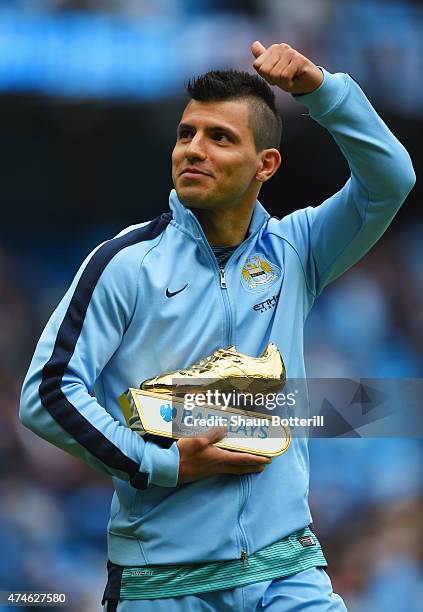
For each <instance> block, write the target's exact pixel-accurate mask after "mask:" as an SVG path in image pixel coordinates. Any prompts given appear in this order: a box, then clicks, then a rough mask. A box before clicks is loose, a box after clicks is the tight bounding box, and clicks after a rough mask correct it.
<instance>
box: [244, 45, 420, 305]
mask: <svg viewBox="0 0 423 612" xmlns="http://www.w3.org/2000/svg"><path fill="white" fill-rule="evenodd" d="M252 51H253V53H254V55H255V56H256V58H257V59H256V61H255V62H254V66H255V68H256V69H257V71H258V72H259V74H261V76H263V78H265V79H266V80H268V82H269V83H271V84H274V85H278V86H279V87H280V88H281V89H283V90H284V91H287V92H290V93H292V94H294V95H295V96H298V97H297V98H296V99H297V100H298V101H299V102H300V103H302V104H304V105H306V106H307V107H308V109H309V112H310V116H311V117H312V118H313V119H314V120H315V121H317V122H318V123H319V124H320V125H322V126H323V127H325V128H326V129H328V130H329V132H330V133H331V134H332V136H333V138H334V140H335V142H336V143H337V145H338V147H339V148H340V150H341V152H342V153H343V155H344V156H345V158H346V160H347V162H348V164H349V167H350V171H351V176H350V178H349V179H348V181H347V183H346V184H345V186H344V187H343V188H342V189H341V190H340V191H339V192H338V193H336V194H335V195H333V196H332V197H330V198H329V199H327V200H326V201H325V202H323V204H321V205H320V206H317V207H315V208H313V207H310V208H307V209H305V210H302V211H297V212H296V213H294V214H293V215H292V223H293V225H294V233H295V235H296V247H297V248H298V249H299V251H300V255H301V256H302V257H304V259H305V260H306V261H305V269H306V272H307V276H308V279H307V280H308V283H309V287H310V288H311V290H312V291H313V293H315V294H316V295H317V294H319V293H320V292H321V290H322V289H323V287H324V286H325V285H326V284H328V283H329V282H331V281H332V280H334V279H335V278H337V277H338V276H339V275H340V274H342V273H343V272H345V270H347V269H348V268H349V267H350V266H352V265H353V264H354V263H355V262H356V261H358V260H359V259H360V258H361V257H362V256H363V255H364V254H365V253H366V252H367V251H368V250H369V248H370V247H371V246H372V245H373V244H374V243H375V242H376V241H377V240H378V239H379V238H380V237H381V236H382V234H383V233H384V231H385V230H386V228H387V227H388V225H389V224H390V222H391V221H392V219H393V217H394V216H395V214H396V212H397V211H398V209H399V207H400V206H401V204H402V203H403V202H404V200H405V199H406V197H407V195H408V193H409V192H410V190H411V189H412V187H413V185H414V182H415V174H414V170H413V167H412V164H411V160H410V157H409V155H408V153H407V151H406V150H405V148H404V147H403V146H402V145H401V143H400V142H399V141H398V140H397V139H396V138H395V136H394V135H393V134H392V132H391V131H390V130H389V129H388V127H387V126H386V125H385V123H384V122H383V121H382V119H381V118H380V117H379V116H378V114H377V113H376V111H375V110H374V109H373V107H372V106H371V104H370V102H369V101H368V99H367V98H366V96H365V95H364V93H363V91H362V90H361V89H360V87H359V86H358V85H357V83H356V82H355V81H354V80H353V79H352V78H351V77H350V76H349V75H347V74H330V73H328V72H326V71H325V70H323V69H321V68H318V67H317V66H315V65H314V64H313V63H312V62H310V60H308V59H307V58H305V57H304V56H302V55H301V54H299V53H298V52H297V51H295V50H294V49H291V48H290V47H288V46H287V45H273V46H272V47H269V49H267V50H265V49H264V47H262V45H260V43H254V45H253V46H252ZM266 55H267V58H266Z"/></svg>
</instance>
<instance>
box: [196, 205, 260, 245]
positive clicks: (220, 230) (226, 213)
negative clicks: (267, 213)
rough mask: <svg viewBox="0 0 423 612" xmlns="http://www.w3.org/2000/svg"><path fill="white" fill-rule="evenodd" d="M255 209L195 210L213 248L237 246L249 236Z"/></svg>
mask: <svg viewBox="0 0 423 612" xmlns="http://www.w3.org/2000/svg"><path fill="white" fill-rule="evenodd" d="M253 210H254V207H250V208H249V209H248V210H246V211H241V210H240V209H239V208H230V209H226V210H204V209H199V208H196V209H193V211H192V212H193V213H194V214H195V216H196V217H197V219H198V221H199V223H200V225H201V227H202V228H203V231H204V233H205V235H206V238H207V241H208V243H209V244H211V245H212V246H237V245H238V244H241V242H242V241H243V240H244V238H245V236H246V235H247V231H248V227H249V225H250V221H251V217H252V216H253Z"/></svg>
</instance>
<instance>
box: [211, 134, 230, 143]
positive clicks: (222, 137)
mask: <svg viewBox="0 0 423 612" xmlns="http://www.w3.org/2000/svg"><path fill="white" fill-rule="evenodd" d="M213 140H216V141H217V142H230V140H229V136H228V135H227V134H225V132H215V133H214V134H213Z"/></svg>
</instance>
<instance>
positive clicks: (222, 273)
mask: <svg viewBox="0 0 423 612" xmlns="http://www.w3.org/2000/svg"><path fill="white" fill-rule="evenodd" d="M220 286H221V287H222V289H226V278H225V270H224V268H220Z"/></svg>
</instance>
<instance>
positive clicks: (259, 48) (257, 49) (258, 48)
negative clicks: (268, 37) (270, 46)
mask: <svg viewBox="0 0 423 612" xmlns="http://www.w3.org/2000/svg"><path fill="white" fill-rule="evenodd" d="M265 51H266V47H264V46H263V45H262V44H261V42H260V41H259V40H256V41H255V42H253V44H252V45H251V52H252V54H253V55H254V57H255V58H256V59H257V58H258V57H260V55H263V53H264V52H265Z"/></svg>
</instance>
